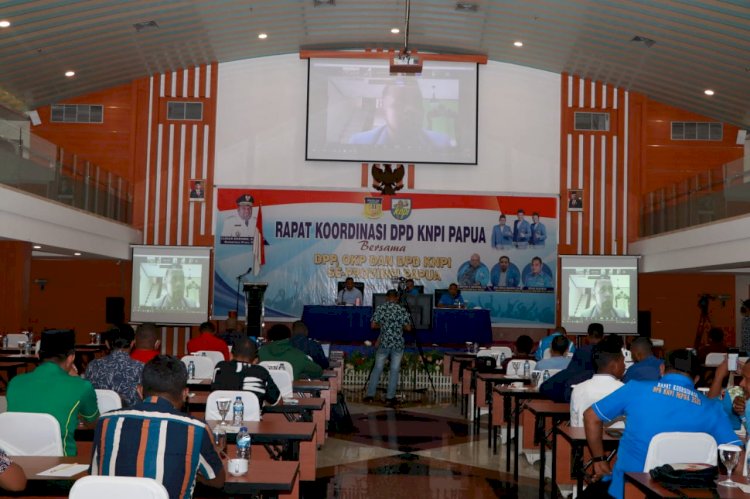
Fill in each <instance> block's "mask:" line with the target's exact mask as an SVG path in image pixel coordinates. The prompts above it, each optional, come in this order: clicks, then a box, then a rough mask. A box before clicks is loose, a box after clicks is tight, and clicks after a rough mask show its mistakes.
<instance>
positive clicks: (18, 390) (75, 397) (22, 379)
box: [7, 329, 99, 456]
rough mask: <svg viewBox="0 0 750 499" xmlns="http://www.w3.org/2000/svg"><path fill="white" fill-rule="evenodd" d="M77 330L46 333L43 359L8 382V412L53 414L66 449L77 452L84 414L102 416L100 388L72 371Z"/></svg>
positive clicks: (86, 418) (71, 453)
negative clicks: (96, 389) (76, 432)
mask: <svg viewBox="0 0 750 499" xmlns="http://www.w3.org/2000/svg"><path fill="white" fill-rule="evenodd" d="M75 344H76V339H75V333H74V332H73V330H71V329H65V330H49V331H44V332H43V333H42V341H41V347H40V349H39V358H40V359H41V361H42V363H41V364H40V365H39V366H38V367H37V368H36V369H34V370H33V371H32V372H30V373H27V374H21V375H20V376H16V377H15V378H13V379H12V380H11V381H10V383H9V384H8V393H7V398H8V412H35V413H43V414H51V415H52V416H53V417H54V418H55V419H57V421H58V422H59V423H60V431H61V432H62V440H63V452H64V455H66V456H75V455H76V454H77V449H76V442H75V438H74V437H73V434H74V432H75V429H76V427H77V426H78V418H79V417H80V418H81V419H83V420H84V421H85V422H87V423H93V422H94V421H96V419H97V418H98V417H99V409H98V407H97V403H96V392H95V391H94V387H93V386H91V383H90V382H89V381H86V380H85V379H83V378H80V377H78V376H73V375H71V374H69V372H70V371H71V369H72V367H73V361H74V360H75V356H76V352H75Z"/></svg>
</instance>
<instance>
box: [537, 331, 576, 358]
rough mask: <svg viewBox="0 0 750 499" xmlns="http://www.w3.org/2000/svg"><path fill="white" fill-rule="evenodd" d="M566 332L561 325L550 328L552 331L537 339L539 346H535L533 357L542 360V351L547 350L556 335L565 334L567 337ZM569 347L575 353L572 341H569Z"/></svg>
mask: <svg viewBox="0 0 750 499" xmlns="http://www.w3.org/2000/svg"><path fill="white" fill-rule="evenodd" d="M567 334H568V332H567V331H566V330H565V328H564V327H562V326H557V327H556V328H555V329H553V330H552V332H551V333H550V334H549V335H548V336H545V337H544V338H542V339H541V340H540V341H539V346H538V347H537V348H536V352H535V353H534V358H536V360H538V361H539V360H542V359H543V358H544V351H545V350H547V349H548V348H549V347H550V346H551V345H552V342H553V341H554V340H555V338H556V337H557V336H565V337H567ZM569 349H570V353H575V351H576V347H575V345H573V342H572V341H571V342H570V343H569Z"/></svg>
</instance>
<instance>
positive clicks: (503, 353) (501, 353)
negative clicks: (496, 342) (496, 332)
mask: <svg viewBox="0 0 750 499" xmlns="http://www.w3.org/2000/svg"><path fill="white" fill-rule="evenodd" d="M504 362H505V352H500V365H501V366H502V365H503V363H504Z"/></svg>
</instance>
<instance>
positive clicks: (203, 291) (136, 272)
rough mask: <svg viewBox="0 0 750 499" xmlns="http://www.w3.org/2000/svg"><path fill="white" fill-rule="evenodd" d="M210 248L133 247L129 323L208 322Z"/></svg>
mask: <svg viewBox="0 0 750 499" xmlns="http://www.w3.org/2000/svg"><path fill="white" fill-rule="evenodd" d="M210 263H211V248H205V247H187V246H133V283H132V294H131V300H130V303H131V305H130V320H131V321H133V322H155V323H156V324H199V323H201V322H204V321H206V320H207V319H208V287H209V283H210V281H209V276H210Z"/></svg>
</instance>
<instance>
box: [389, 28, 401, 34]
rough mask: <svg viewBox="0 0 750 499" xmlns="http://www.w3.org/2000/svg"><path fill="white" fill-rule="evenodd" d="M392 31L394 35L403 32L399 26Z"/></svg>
mask: <svg viewBox="0 0 750 499" xmlns="http://www.w3.org/2000/svg"><path fill="white" fill-rule="evenodd" d="M391 33H393V34H394V35H398V34H399V33H401V30H400V29H398V28H391Z"/></svg>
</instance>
